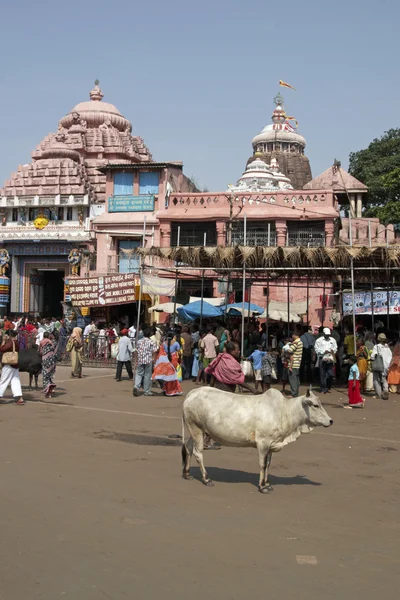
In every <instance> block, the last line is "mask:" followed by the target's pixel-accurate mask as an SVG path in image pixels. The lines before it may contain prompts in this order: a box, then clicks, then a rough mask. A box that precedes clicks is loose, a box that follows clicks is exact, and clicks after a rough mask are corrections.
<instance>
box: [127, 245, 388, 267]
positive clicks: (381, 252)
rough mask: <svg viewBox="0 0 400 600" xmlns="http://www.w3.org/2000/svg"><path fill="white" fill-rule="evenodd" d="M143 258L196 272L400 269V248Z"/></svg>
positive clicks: (161, 251) (209, 251)
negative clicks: (176, 262) (210, 270)
mask: <svg viewBox="0 0 400 600" xmlns="http://www.w3.org/2000/svg"><path fill="white" fill-rule="evenodd" d="M138 253H139V254H140V255H141V256H143V257H146V256H157V257H159V258H161V259H166V260H171V261H178V262H180V263H183V264H185V265H188V266H190V267H192V268H209V269H224V268H231V269H241V268H242V267H243V262H244V261H245V262H246V268H247V269H249V270H251V269H266V270H270V269H274V270H277V271H279V270H284V269H302V270H303V269H308V270H309V271H310V272H316V271H318V270H320V269H321V270H322V269H323V270H324V271H326V270H327V269H328V270H329V269H331V270H332V271H335V270H339V269H340V270H342V269H350V266H351V261H352V259H353V261H354V269H355V270H357V268H358V269H370V268H374V269H382V270H383V271H384V272H386V271H387V269H388V268H390V269H396V270H397V269H400V246H378V247H372V248H369V247H354V246H353V247H350V246H338V247H336V248H325V247H319V248H305V247H301V246H295V247H285V248H283V247H265V246H245V247H244V246H233V247H223V246H219V247H186V246H185V247H182V246H181V247H178V248H139V249H138Z"/></svg>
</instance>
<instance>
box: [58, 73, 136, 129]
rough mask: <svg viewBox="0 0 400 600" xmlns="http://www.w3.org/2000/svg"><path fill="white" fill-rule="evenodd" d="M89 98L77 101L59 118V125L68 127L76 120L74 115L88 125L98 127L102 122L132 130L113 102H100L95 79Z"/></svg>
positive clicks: (101, 95) (101, 94)
mask: <svg viewBox="0 0 400 600" xmlns="http://www.w3.org/2000/svg"><path fill="white" fill-rule="evenodd" d="M89 96H90V100H87V101H85V102H79V103H78V104H76V106H74V108H73V109H72V110H71V111H70V112H69V113H68V114H67V115H66V116H65V117H63V118H62V119H61V120H60V126H61V127H65V128H67V129H69V128H70V127H71V126H72V125H74V124H75V123H76V121H77V118H76V115H79V117H80V119H83V120H84V121H85V123H86V124H87V126H88V127H99V125H102V124H103V123H109V124H110V125H112V126H113V127H115V128H116V129H118V130H119V131H125V130H127V129H128V130H129V131H131V130H132V125H131V123H130V122H129V121H128V119H125V117H124V116H123V115H121V113H120V111H119V110H118V108H116V106H114V104H110V103H109V102H102V99H103V96H104V94H103V92H102V91H101V89H100V88H99V84H98V82H97V81H96V82H95V86H94V88H93V89H92V91H91V92H90V94H89Z"/></svg>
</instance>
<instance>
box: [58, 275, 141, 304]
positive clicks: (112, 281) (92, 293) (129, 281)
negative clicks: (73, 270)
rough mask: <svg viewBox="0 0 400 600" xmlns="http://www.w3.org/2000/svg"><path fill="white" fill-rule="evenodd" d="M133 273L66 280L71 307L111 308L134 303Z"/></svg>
mask: <svg viewBox="0 0 400 600" xmlns="http://www.w3.org/2000/svg"><path fill="white" fill-rule="evenodd" d="M136 279H137V276H136V275H135V274H134V273H120V274H116V275H105V276H104V277H81V278H77V279H72V278H69V279H68V287H69V292H70V296H71V301H72V304H73V306H111V305H112V304H127V303H128V302H135V300H136V295H135V285H136Z"/></svg>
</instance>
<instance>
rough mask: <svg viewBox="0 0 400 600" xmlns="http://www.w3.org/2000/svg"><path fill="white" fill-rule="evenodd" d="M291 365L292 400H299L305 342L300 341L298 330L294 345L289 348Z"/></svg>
mask: <svg viewBox="0 0 400 600" xmlns="http://www.w3.org/2000/svg"><path fill="white" fill-rule="evenodd" d="M289 352H290V363H289V383H290V391H291V393H292V398H297V396H298V395H299V386H300V365H301V359H302V356H303V342H302V341H301V339H300V332H299V330H298V329H297V328H296V329H295V331H294V333H293V335H292V343H291V344H290V346H289Z"/></svg>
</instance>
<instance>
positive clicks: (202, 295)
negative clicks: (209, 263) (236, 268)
mask: <svg viewBox="0 0 400 600" xmlns="http://www.w3.org/2000/svg"><path fill="white" fill-rule="evenodd" d="M203 246H204V248H205V247H206V246H207V232H206V231H205V232H204V241H203ZM203 303H204V269H203V270H202V272H201V300H200V329H201V327H202V325H203Z"/></svg>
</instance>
